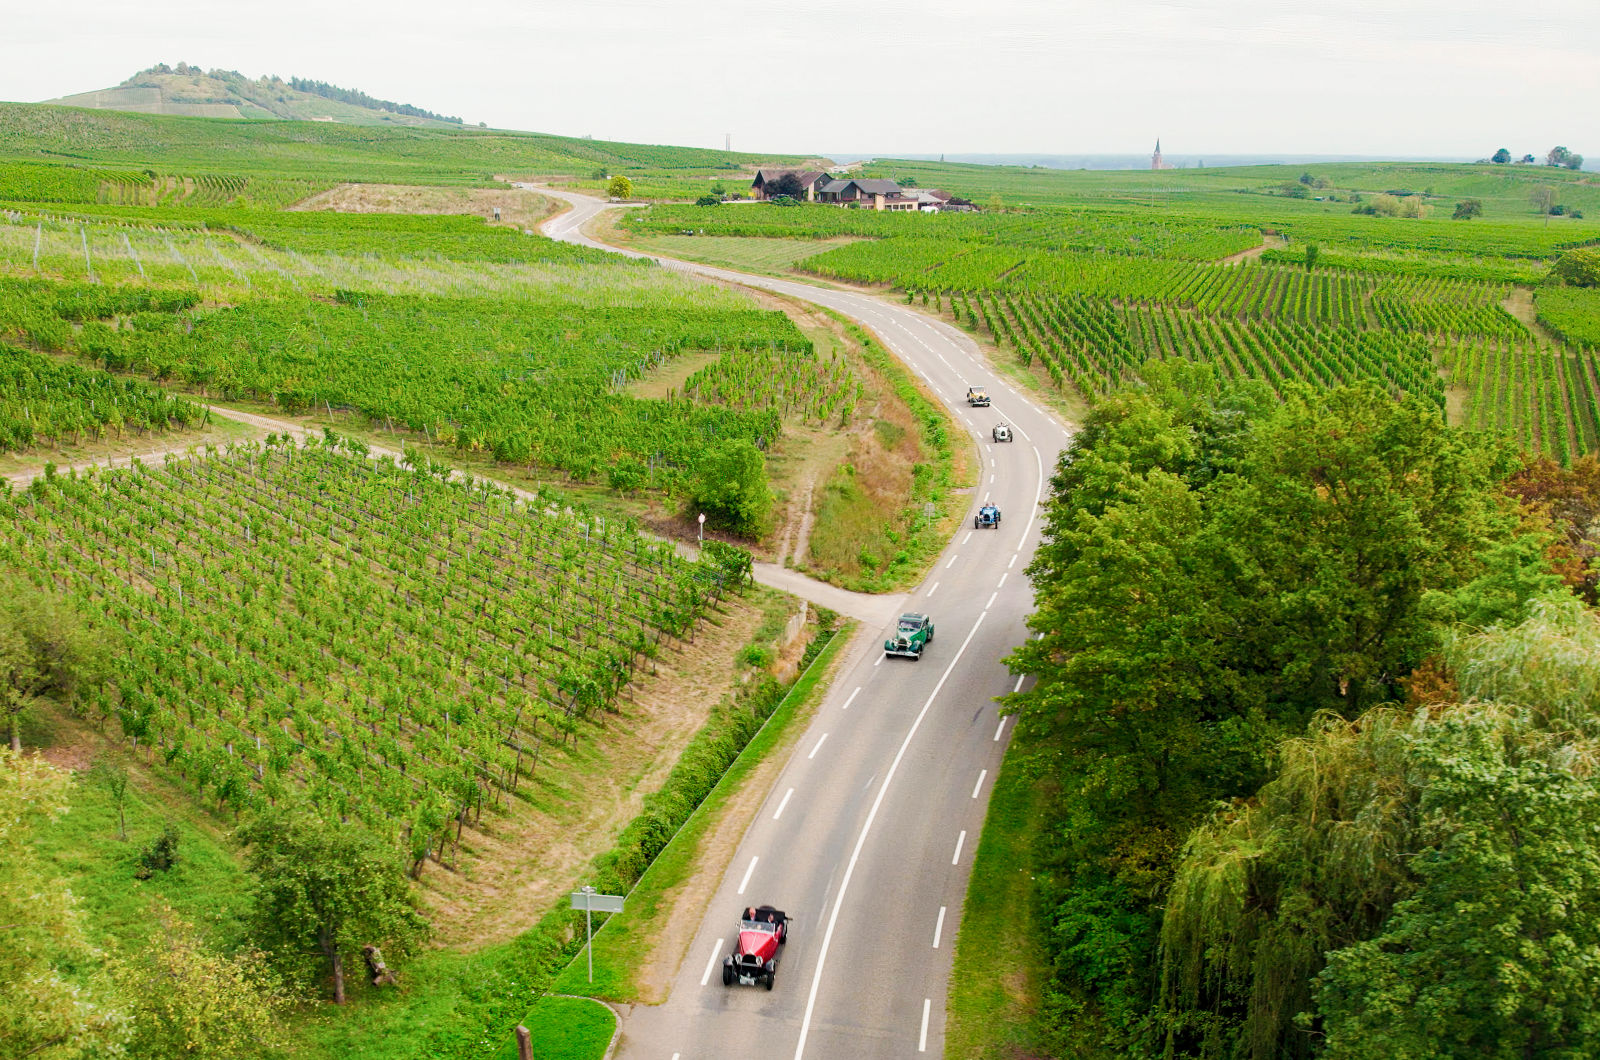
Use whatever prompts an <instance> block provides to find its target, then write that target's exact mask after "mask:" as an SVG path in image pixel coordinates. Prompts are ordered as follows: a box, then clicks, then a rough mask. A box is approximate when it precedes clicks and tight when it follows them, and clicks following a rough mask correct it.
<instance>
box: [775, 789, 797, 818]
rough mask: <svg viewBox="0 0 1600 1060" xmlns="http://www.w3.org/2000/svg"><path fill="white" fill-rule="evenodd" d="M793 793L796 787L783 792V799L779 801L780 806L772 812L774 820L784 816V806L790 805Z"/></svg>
mask: <svg viewBox="0 0 1600 1060" xmlns="http://www.w3.org/2000/svg"><path fill="white" fill-rule="evenodd" d="M793 794H794V789H793V788H790V789H789V790H788V791H786V792H784V793H783V801H782V802H780V803H778V808H777V809H776V810H774V811H773V814H772V819H773V820H774V821H776V820H777V819H778V818H780V817H782V816H783V808H784V807H785V806H787V805H789V796H790V795H793Z"/></svg>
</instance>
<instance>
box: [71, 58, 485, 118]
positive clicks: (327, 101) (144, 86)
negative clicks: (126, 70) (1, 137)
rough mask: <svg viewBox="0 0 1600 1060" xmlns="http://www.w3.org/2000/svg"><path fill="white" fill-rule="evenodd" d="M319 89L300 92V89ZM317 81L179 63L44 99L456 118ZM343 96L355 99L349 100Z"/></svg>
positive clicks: (138, 106)
mask: <svg viewBox="0 0 1600 1060" xmlns="http://www.w3.org/2000/svg"><path fill="white" fill-rule="evenodd" d="M297 86H304V87H307V88H315V89H320V91H302V90H301V87H297ZM330 89H332V86H330V85H324V84H322V83H320V82H301V81H299V80H298V79H297V80H296V82H295V84H290V83H289V82H286V81H284V80H283V79H282V78H279V77H261V78H257V79H254V80H252V79H251V78H248V77H245V76H244V75H243V74H241V73H239V72H238V71H236V70H209V71H203V70H201V69H200V68H198V67H191V66H189V65H187V64H185V63H179V64H178V67H177V69H176V70H174V69H171V68H168V67H167V66H166V65H165V64H163V65H160V66H155V67H152V68H151V69H149V70H141V71H139V72H138V73H137V74H134V75H133V76H132V77H130V78H128V79H127V80H126V81H124V82H122V83H121V84H120V85H117V86H116V87H114V88H103V89H98V90H96V91H93V92H79V93H76V94H74V95H70V96H63V97H61V98H60V99H53V100H50V101H49V102H51V103H59V104H61V105H63V106H69V107H87V108H89V109H91V110H118V111H133V112H136V113H141V114H171V115H182V116H185V117H192V118H257V119H267V120H287V121H324V122H329V121H333V122H342V123H344V124H347V125H386V124H394V125H412V126H422V127H430V128H444V127H447V126H451V125H460V124H461V119H460V118H448V117H445V116H443V115H435V114H431V113H430V112H427V111H424V110H422V109H421V108H417V107H412V106H410V105H407V104H396V103H392V102H390V101H388V100H377V99H372V98H371V97H368V96H365V94H364V93H357V92H348V91H342V90H333V95H336V96H344V97H347V98H346V99H340V98H330V95H329V94H326V93H328V92H329V90H330ZM349 100H360V101H361V102H351V101H349Z"/></svg>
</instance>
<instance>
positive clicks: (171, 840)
mask: <svg viewBox="0 0 1600 1060" xmlns="http://www.w3.org/2000/svg"><path fill="white" fill-rule="evenodd" d="M177 863H178V827H177V825H175V824H173V823H172V822H171V821H168V822H167V826H166V827H165V828H163V829H162V830H161V834H160V835H158V836H156V837H155V839H154V840H153V841H152V842H151V843H150V845H149V846H147V847H145V848H144V850H142V851H140V853H139V868H138V871H136V872H135V873H134V875H135V876H137V877H138V878H139V879H141V880H148V879H149V878H150V877H152V876H154V875H155V874H156V873H158V872H166V871H167V870H168V869H170V868H172V866H174V865H176V864H177Z"/></svg>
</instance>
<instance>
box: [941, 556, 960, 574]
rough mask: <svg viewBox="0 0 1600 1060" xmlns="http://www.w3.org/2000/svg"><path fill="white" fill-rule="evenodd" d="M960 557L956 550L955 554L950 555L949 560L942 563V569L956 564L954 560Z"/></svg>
mask: <svg viewBox="0 0 1600 1060" xmlns="http://www.w3.org/2000/svg"><path fill="white" fill-rule="evenodd" d="M960 558H961V553H959V552H957V553H956V554H955V555H953V556H951V557H950V562H949V563H946V564H945V565H944V569H945V570H949V569H950V568H951V567H954V566H955V565H956V560H958V559H960Z"/></svg>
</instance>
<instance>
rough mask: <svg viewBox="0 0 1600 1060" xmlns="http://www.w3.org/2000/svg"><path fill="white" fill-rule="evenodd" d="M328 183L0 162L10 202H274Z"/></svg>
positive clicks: (1, 196) (1, 188)
mask: <svg viewBox="0 0 1600 1060" xmlns="http://www.w3.org/2000/svg"><path fill="white" fill-rule="evenodd" d="M326 187H328V185H327V184H326V183H322V182H317V181H309V180H277V179H272V178H264V177H247V176H233V175H226V174H214V173H198V174H193V175H183V174H169V173H158V172H155V171H153V170H149V169H139V170H128V169H109V168H100V167H94V166H67V165H53V164H48V163H39V162H0V200H3V201H9V202H14V203H25V202H26V203H107V204H115V205H120V206H162V207H219V206H251V207H257V208H260V207H266V208H275V207H280V206H288V205H289V204H290V203H294V202H298V201H300V200H301V199H304V198H306V197H307V196H309V195H315V194H316V193H317V192H319V191H322V190H324V189H325V188H326Z"/></svg>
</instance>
